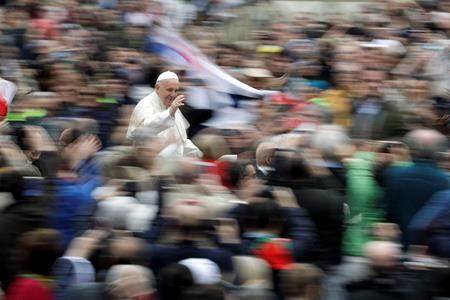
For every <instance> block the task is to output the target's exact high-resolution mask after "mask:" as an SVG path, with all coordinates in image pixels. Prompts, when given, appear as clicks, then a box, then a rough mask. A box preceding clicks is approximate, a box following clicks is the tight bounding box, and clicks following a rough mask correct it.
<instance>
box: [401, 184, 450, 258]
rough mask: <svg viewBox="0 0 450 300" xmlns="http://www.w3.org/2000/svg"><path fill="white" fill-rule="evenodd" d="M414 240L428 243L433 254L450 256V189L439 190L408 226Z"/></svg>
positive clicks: (419, 242)
mask: <svg viewBox="0 0 450 300" xmlns="http://www.w3.org/2000/svg"><path fill="white" fill-rule="evenodd" d="M408 231H409V232H410V235H411V237H412V242H414V243H417V244H420V245H423V244H425V245H428V246H429V250H430V252H431V253H432V254H435V255H438V256H444V257H450V190H445V191H442V192H438V193H436V194H434V195H433V197H432V198H431V199H430V201H429V202H428V203H427V204H426V205H425V206H424V207H423V208H422V209H421V210H420V211H419V212H418V213H417V214H416V215H415V216H414V218H413V219H412V221H411V223H410V224H409V226H408Z"/></svg>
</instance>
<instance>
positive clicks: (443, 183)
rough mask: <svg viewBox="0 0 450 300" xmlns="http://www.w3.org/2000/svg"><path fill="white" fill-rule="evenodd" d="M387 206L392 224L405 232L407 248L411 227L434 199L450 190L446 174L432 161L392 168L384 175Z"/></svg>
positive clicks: (404, 243)
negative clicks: (412, 221)
mask: <svg viewBox="0 0 450 300" xmlns="http://www.w3.org/2000/svg"><path fill="white" fill-rule="evenodd" d="M383 184H384V187H385V190H384V191H385V198H384V204H385V205H386V213H387V218H388V220H389V221H391V222H394V223H397V224H398V225H399V227H400V230H401V231H402V233H403V235H402V244H403V245H404V246H405V247H407V246H408V245H409V244H410V242H411V240H412V237H411V236H410V233H409V232H408V231H407V226H408V224H409V222H410V221H411V219H412V218H413V216H414V215H415V214H416V213H417V212H418V211H419V210H420V209H421V208H422V207H423V206H424V205H425V204H426V203H427V202H428V200H429V199H430V198H431V196H432V195H433V194H434V193H436V192H439V191H442V190H445V189H447V188H448V179H447V176H446V174H445V173H444V172H443V171H442V170H441V169H439V168H438V167H437V165H436V164H435V163H434V162H432V161H417V162H415V163H414V165H412V166H410V167H404V166H402V167H397V166H394V167H390V168H388V169H386V170H385V171H384V173H383Z"/></svg>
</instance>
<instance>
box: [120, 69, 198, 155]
mask: <svg viewBox="0 0 450 300" xmlns="http://www.w3.org/2000/svg"><path fill="white" fill-rule="evenodd" d="M179 88H180V82H179V80H178V76H177V75H176V74H175V73H173V72H170V71H166V72H164V73H161V75H159V77H158V79H157V80H156V85H155V90H154V91H153V92H152V93H151V94H150V95H148V96H146V97H145V98H143V99H142V100H141V101H139V103H138V104H137V105H136V107H135V108H134V111H133V114H132V115H131V119H130V124H129V126H128V132H127V138H129V139H132V140H135V141H136V139H138V138H139V132H140V131H142V132H143V133H145V134H153V135H157V136H159V137H161V138H163V139H164V140H165V142H166V143H167V144H169V146H168V147H166V149H164V150H163V151H162V153H161V155H163V156H172V157H182V156H193V157H201V156H202V153H201V151H200V150H199V149H198V148H197V146H195V145H194V144H193V143H192V141H191V140H189V139H188V138H187V134H186V129H187V128H188V127H189V123H188V122H187V120H186V119H185V118H184V116H183V114H182V113H181V111H180V110H179V108H180V107H181V106H183V105H184V102H185V100H186V97H185V96H184V95H179V94H178V90H179Z"/></svg>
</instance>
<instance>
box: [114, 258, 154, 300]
mask: <svg viewBox="0 0 450 300" xmlns="http://www.w3.org/2000/svg"><path fill="white" fill-rule="evenodd" d="M105 284H106V287H107V290H108V293H109V294H110V295H112V296H113V297H117V298H130V297H134V296H136V295H137V294H144V293H149V292H153V291H154V289H155V287H156V281H155V276H154V275H153V272H152V271H151V270H150V269H148V268H146V267H143V266H139V265H115V266H112V267H111V268H110V269H109V270H108V273H107V274H106V278H105Z"/></svg>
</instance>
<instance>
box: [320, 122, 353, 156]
mask: <svg viewBox="0 0 450 300" xmlns="http://www.w3.org/2000/svg"><path fill="white" fill-rule="evenodd" d="M350 142H351V140H350V138H349V137H348V135H347V133H346V131H345V129H344V128H343V127H341V126H339V125H322V126H320V127H319V128H318V129H317V130H316V131H315V132H314V134H313V135H312V137H311V146H312V147H313V148H315V149H318V150H319V151H320V152H321V153H322V155H323V156H324V157H333V156H335V155H336V153H338V150H339V149H340V148H341V147H342V146H345V145H349V144H350Z"/></svg>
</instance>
